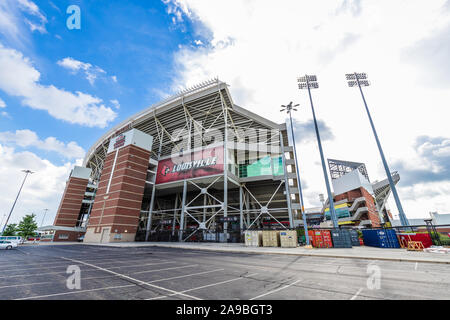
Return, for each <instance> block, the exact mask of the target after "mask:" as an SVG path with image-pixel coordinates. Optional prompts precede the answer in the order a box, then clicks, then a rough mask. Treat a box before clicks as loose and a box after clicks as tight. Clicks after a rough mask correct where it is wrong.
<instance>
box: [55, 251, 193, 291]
mask: <svg viewBox="0 0 450 320" xmlns="http://www.w3.org/2000/svg"><path fill="white" fill-rule="evenodd" d="M61 258H63V259H66V260H69V261H73V262H76V263H80V264H84V265H86V266H90V267H93V268H97V269H99V270H101V271H104V272H109V273H112V274H115V275H117V276H118V277H121V278H124V279H128V280H131V281H134V282H137V283H138V284H141V285H146V286H150V287H153V288H155V289H159V290H164V291H168V292H172V293H173V294H176V295H182V296H185V297H187V298H191V299H195V300H201V299H200V298H197V297H194V296H190V295H187V294H183V293H182V292H177V291H174V290H171V289H167V288H163V287H160V286H156V285H154V284H150V283H147V282H145V281H141V280H138V279H135V278H132V277H129V276H127V275H124V274H120V273H117V272H114V271H111V270H108V269H105V268H102V267H98V266H96V265H93V264H90V263H86V262H83V261H80V260H74V259H70V258H64V257H61Z"/></svg>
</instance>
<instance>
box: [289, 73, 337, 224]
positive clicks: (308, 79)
mask: <svg viewBox="0 0 450 320" xmlns="http://www.w3.org/2000/svg"><path fill="white" fill-rule="evenodd" d="M297 81H298V88H299V89H308V95H309V102H310V103H311V110H312V114H313V119H314V128H315V129H316V136H317V143H318V145H319V152H320V159H321V160H322V169H323V176H324V178H325V184H326V186H327V193H328V199H329V203H330V214H331V220H332V221H333V226H334V228H339V224H338V221H337V216H336V211H335V210H334V201H333V195H332V193H331V188H330V181H329V180H328V174H327V168H326V166H325V159H324V157H323V150H322V142H321V141H320V133H319V126H318V125H317V120H316V113H315V112H314V105H313V101H312V97H311V89H317V88H319V84H318V83H317V77H316V76H315V75H305V76H303V77H299V78H298V79H297Z"/></svg>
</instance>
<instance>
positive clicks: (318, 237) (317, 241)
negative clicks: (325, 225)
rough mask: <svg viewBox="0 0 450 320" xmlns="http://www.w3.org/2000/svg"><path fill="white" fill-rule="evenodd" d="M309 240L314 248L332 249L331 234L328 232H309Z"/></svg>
mask: <svg viewBox="0 0 450 320" xmlns="http://www.w3.org/2000/svg"><path fill="white" fill-rule="evenodd" d="M308 235H309V240H310V242H311V245H312V246H313V247H315V248H332V247H333V243H332V241H331V234H330V231H329V230H309V231H308Z"/></svg>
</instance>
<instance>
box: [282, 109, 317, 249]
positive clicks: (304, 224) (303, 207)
mask: <svg viewBox="0 0 450 320" xmlns="http://www.w3.org/2000/svg"><path fill="white" fill-rule="evenodd" d="M298 106H299V104H296V105H295V106H293V105H292V101H291V102H290V103H289V104H288V105H287V106H285V105H282V106H281V110H280V112H283V111H286V112H287V113H288V114H289V120H290V123H291V136H292V143H293V144H294V159H295V169H296V170H297V181H298V189H299V192H300V202H301V206H302V207H301V211H302V218H303V228H304V230H305V239H306V244H307V245H308V246H309V244H310V242H309V235H308V222H307V221H306V214H305V206H304V204H303V192H302V183H301V181H300V171H299V167H298V161H297V149H296V147H295V136H294V125H293V124H292V114H291V112H292V110H294V111H297V109H296V108H295V107H298ZM286 183H289V182H288V181H286ZM290 197H291V196H290V195H289V198H290Z"/></svg>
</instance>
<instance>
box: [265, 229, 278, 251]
mask: <svg viewBox="0 0 450 320" xmlns="http://www.w3.org/2000/svg"><path fill="white" fill-rule="evenodd" d="M262 241H263V246H264V247H279V246H280V231H272V230H271V231H263V232H262Z"/></svg>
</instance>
